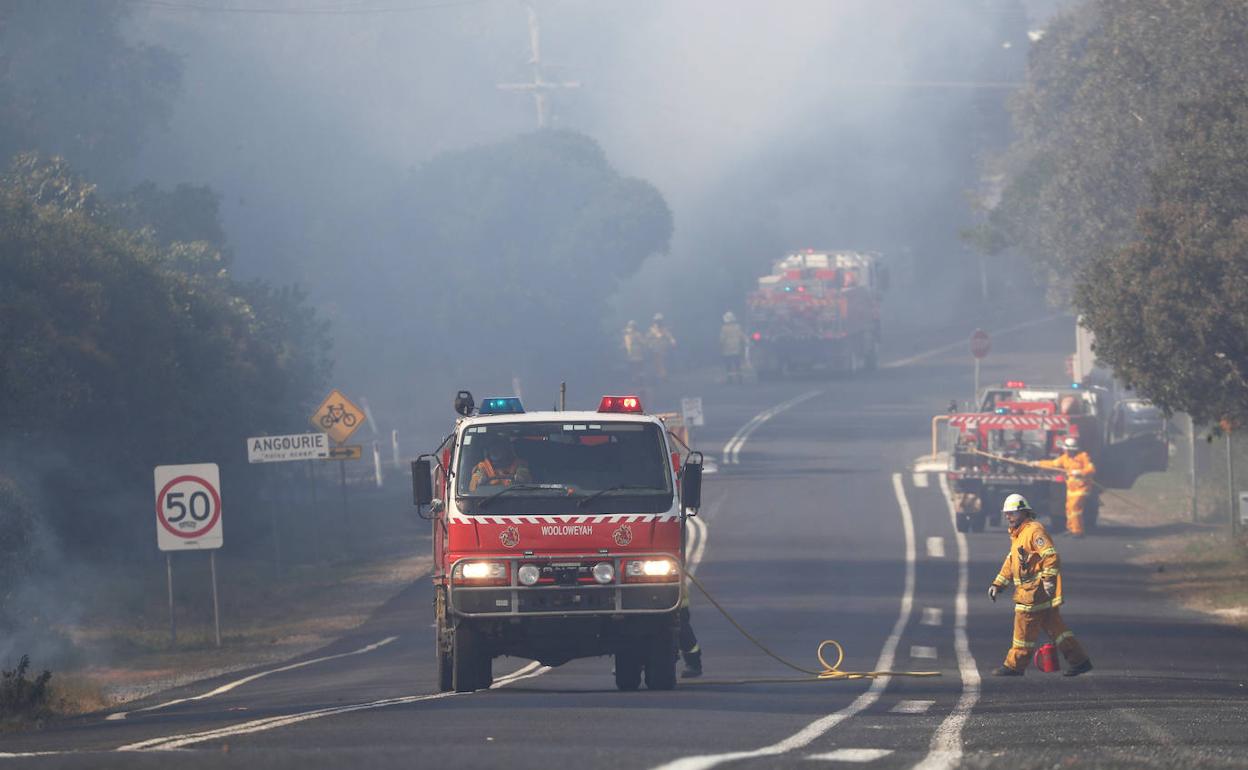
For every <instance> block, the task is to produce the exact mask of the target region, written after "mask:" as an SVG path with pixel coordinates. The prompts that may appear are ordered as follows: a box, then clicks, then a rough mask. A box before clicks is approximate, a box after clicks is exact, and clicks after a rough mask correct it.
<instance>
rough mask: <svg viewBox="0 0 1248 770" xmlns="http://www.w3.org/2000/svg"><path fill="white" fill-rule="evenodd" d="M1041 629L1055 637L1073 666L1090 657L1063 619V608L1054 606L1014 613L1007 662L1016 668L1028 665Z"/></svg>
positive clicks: (1060, 648) (1023, 667)
mask: <svg viewBox="0 0 1248 770" xmlns="http://www.w3.org/2000/svg"><path fill="white" fill-rule="evenodd" d="M1042 630H1043V631H1044V632H1045V633H1046V634H1048V635H1049V636H1050V637H1051V638H1052V639H1053V641H1054V642H1055V643H1056V644H1057V647H1058V649H1059V650H1061V651H1062V655H1064V656H1065V657H1066V662H1067V663H1069V664H1070V665H1071V666H1078V665H1080V664H1081V663H1083V662H1084V661H1086V660H1087V659H1088V654H1087V653H1086V652H1084V651H1083V645H1081V644H1079V640H1078V639H1076V638H1075V634H1074V632H1072V631H1071V630H1070V629H1069V628H1067V627H1066V623H1065V621H1063V620H1062V611H1061V610H1059V609H1058V608H1056V607H1051V608H1049V609H1047V610H1037V611H1035V612H1019V611H1016V612H1015V613H1014V644H1013V645H1012V646H1011V647H1010V651H1009V653H1007V654H1006V656H1005V665H1007V666H1009V667H1010V668H1012V669H1014V670H1016V671H1022V670H1023V669H1025V668H1027V664H1029V663H1031V656H1032V655H1033V654H1034V653H1035V651H1036V639H1037V638H1038V637H1039V636H1040V631H1042Z"/></svg>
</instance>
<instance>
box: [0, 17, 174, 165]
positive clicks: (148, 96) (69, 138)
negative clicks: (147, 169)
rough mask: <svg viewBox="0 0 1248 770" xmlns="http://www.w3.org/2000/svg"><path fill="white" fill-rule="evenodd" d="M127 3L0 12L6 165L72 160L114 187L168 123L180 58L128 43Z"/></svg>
mask: <svg viewBox="0 0 1248 770" xmlns="http://www.w3.org/2000/svg"><path fill="white" fill-rule="evenodd" d="M126 13H127V9H126V5H125V4H123V3H116V2H85V3H82V2H75V3H48V2H43V1H42V0H9V2H6V3H4V4H3V7H0V51H3V52H4V57H3V59H2V60H0V163H2V162H4V161H6V160H7V159H8V158H9V157H10V156H12V155H14V154H16V153H18V152H26V151H34V150H37V151H40V152H42V153H44V154H47V155H63V156H65V157H66V158H68V159H69V161H70V162H71V163H72V164H74V166H75V167H77V168H82V169H87V170H88V171H89V172H91V174H92V176H93V177H94V178H95V179H100V180H103V181H104V182H105V183H108V184H114V183H116V182H117V181H119V180H120V179H122V178H124V177H125V173H124V169H125V165H126V164H127V163H128V162H129V161H130V160H131V159H132V158H133V157H134V156H135V154H136V153H137V152H138V150H139V148H140V147H141V146H142V142H143V139H144V137H146V136H147V135H148V134H149V133H150V132H151V131H152V130H153V129H154V128H159V127H161V126H162V125H164V123H165V122H166V121H167V120H168V117H169V115H170V111H171V107H172V100H173V97H174V95H176V94H177V92H178V89H179V88H180V86H181V80H182V65H181V61H180V60H179V59H178V58H177V57H176V56H175V55H174V54H172V53H170V52H169V51H167V50H165V49H163V48H159V47H156V46H150V45H143V44H136V43H131V42H129V41H127V40H126V38H125V36H124V34H123V31H122V28H121V27H122V23H123V22H124V20H125V17H126Z"/></svg>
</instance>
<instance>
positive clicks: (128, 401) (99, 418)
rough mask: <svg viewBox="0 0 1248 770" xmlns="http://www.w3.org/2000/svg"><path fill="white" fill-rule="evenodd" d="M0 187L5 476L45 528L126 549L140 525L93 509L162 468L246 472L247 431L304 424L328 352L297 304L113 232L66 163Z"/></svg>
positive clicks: (14, 176) (208, 249)
mask: <svg viewBox="0 0 1248 770" xmlns="http://www.w3.org/2000/svg"><path fill="white" fill-rule="evenodd" d="M4 182H5V183H4V184H3V185H0V428H2V429H3V432H4V434H5V436H6V437H7V438H8V439H9V445H8V446H6V447H5V449H6V451H7V452H9V453H10V455H11V458H12V462H11V463H6V466H7V471H8V473H10V474H15V475H23V476H25V478H26V479H27V485H28V486H29V485H31V481H30V480H31V479H34V480H35V481H36V482H37V485H36V486H35V488H34V489H33V490H30V491H31V492H38V493H41V497H42V500H43V504H42V505H40V506H39V508H40V515H41V516H42V517H43V519H44V521H45V522H46V523H49V524H50V525H51V527H52V530H53V531H54V532H55V533H57V534H60V535H63V536H64V540H65V541H66V542H68V543H89V544H94V545H96V546H105V545H107V543H108V542H109V541H110V540H111V539H116V538H118V537H128V536H130V535H131V534H132V529H133V527H134V526H137V524H123V523H122V522H132V521H136V518H135V517H132V516H129V515H127V514H128V511H127V509H125V508H124V507H120V506H116V507H114V506H101V505H100V504H99V502H100V501H101V500H102V499H105V496H106V491H105V490H107V489H109V488H130V489H133V490H143V489H144V486H143V485H142V484H141V480H143V479H146V478H148V476H150V473H151V468H152V466H154V465H157V464H162V463H176V462H197V461H201V462H202V461H216V462H221V463H225V464H229V463H231V462H233V463H238V462H239V461H241V460H245V454H244V453H243V446H244V445H243V441H242V439H243V438H245V435H246V431H248V430H256V429H260V430H267V431H272V432H281V431H283V430H286V429H289V428H291V427H294V426H298V425H300V424H301V423H302V421H303V420H304V418H305V416H306V414H307V412H308V410H309V407H311V406H314V403H313V401H314V399H315V398H316V397H317V396H319V395H320V393H319V391H320V388H321V386H322V385H323V383H324V381H325V378H326V375H327V369H328V357H327V353H328V343H327V337H326V329H325V326H324V323H323V322H321V321H318V320H317V318H316V317H315V314H314V313H313V311H312V310H311V309H310V308H308V307H307V305H306V304H305V302H304V300H303V298H302V296H301V295H300V294H299V293H298V292H297V291H295V290H293V289H274V288H270V287H267V286H264V285H260V284H240V283H238V282H236V281H235V280H234V279H233V278H232V277H231V276H230V273H229V270H228V268H227V260H226V258H225V256H223V255H222V253H221V252H220V251H218V250H217V249H216V248H215V247H214V246H213V245H212V244H210V243H207V242H205V241H196V242H190V243H183V242H173V243H171V244H169V245H167V246H165V245H162V244H161V243H160V242H159V241H157V240H156V239H155V237H154V236H153V232H154V229H152V228H148V229H144V230H140V231H132V230H127V229H123V228H120V227H117V226H116V225H115V224H113V222H114V221H115V220H116V219H117V218H118V216H119V214H118V213H117V212H116V211H115V210H114V209H112V208H111V207H110V206H108V205H107V204H106V203H105V202H103V201H101V200H100V199H99V198H98V197H96V196H95V194H94V192H93V190H92V188H91V187H90V186H89V185H86V184H84V183H83V182H81V181H80V180H78V179H77V178H75V177H73V176H72V175H71V174H69V173H68V170H67V168H66V167H65V166H64V165H63V164H60V163H49V164H42V163H39V162H37V161H34V160H32V159H31V158H29V157H23V158H21V159H19V162H18V163H17V164H15V166H14V170H13V171H12V172H11V173H10V174H9V175H8V176H7V177H6V178H5V180H4ZM32 191H43V194H40V195H35V196H33V199H32V194H31V193H32ZM13 443H17V444H20V449H18V448H14V447H13V446H12V444H13ZM50 458H55V459H50ZM28 466H33V467H28ZM23 471H25V473H23ZM101 509H102V510H101ZM88 514H89V515H88ZM138 523H142V524H144V525H146V524H147V522H145V521H138Z"/></svg>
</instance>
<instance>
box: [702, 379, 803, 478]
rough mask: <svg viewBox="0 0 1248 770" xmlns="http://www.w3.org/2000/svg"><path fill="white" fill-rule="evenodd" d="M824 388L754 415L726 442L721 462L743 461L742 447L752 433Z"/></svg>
mask: <svg viewBox="0 0 1248 770" xmlns="http://www.w3.org/2000/svg"><path fill="white" fill-rule="evenodd" d="M822 392H823V391H822V390H811V391H807V392H806V393H803V394H802V395H800V396H797V397H795V398H791V399H789V400H788V401H785V402H784V403H781V404H776V405H775V406H773V407H771V408H770V409H765V410H763V411H761V412H759V413H758V414H756V415H754V417H752V418H751V419H750V421H749V422H747V423H746V424H745V425H742V426H741V427H740V428H739V429H738V430H737V432H736V433H734V434H733V436H732V438H730V439H728V443H727V444H724V456H723V458H722V460H721V461H720V462H722V463H723V464H724V465H736V464H740V462H741V447H743V446H745V442H746V441H748V440H749V438H750V435H751V434H753V433H754V431H756V430H758V429H759V427H760V426H762V424H763V423H765V422H767V421H768V420H770V419H771V418H773V417H775V416H776V415H778V414H780V413H781V412H784V411H787V410H789V409H792V408H793V407H795V406H797V405H798V404H800V403H802V402H803V401H809V400H810V399H812V398H814V397H815V396H817V395H819V394H820V393H822Z"/></svg>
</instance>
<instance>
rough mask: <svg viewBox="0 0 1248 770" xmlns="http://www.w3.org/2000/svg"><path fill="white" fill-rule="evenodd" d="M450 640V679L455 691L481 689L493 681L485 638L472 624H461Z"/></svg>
mask: <svg viewBox="0 0 1248 770" xmlns="http://www.w3.org/2000/svg"><path fill="white" fill-rule="evenodd" d="M453 634H454V636H453V637H452V642H451V658H452V672H451V679H452V684H453V687H454V690H455V692H472V691H474V690H483V689H485V688H487V687H489V686H490V684H491V683H492V682H493V681H494V675H493V668H494V661H493V659H492V658H491V657H490V655H489V653H488V652H487V651H486V650H485V640H484V639H482V637H481V634H480V633H479V632H478V631H477V630H476V629H475V628H473V627H472V626H469V625H461V626H459V627H458V628H456V629H455V631H454V632H453Z"/></svg>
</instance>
